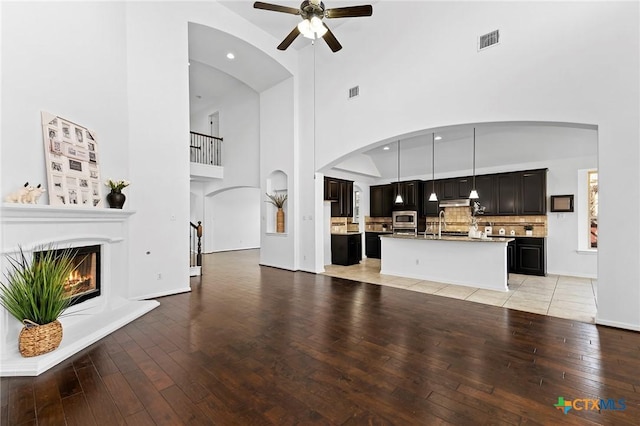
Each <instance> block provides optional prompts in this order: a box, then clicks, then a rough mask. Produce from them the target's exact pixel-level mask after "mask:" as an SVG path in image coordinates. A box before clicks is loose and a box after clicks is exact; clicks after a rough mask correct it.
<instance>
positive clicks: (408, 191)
mask: <svg viewBox="0 0 640 426" xmlns="http://www.w3.org/2000/svg"><path fill="white" fill-rule="evenodd" d="M398 190H399V191H400V195H402V203H396V202H395V197H396V196H397V195H398ZM393 201H394V203H393V210H416V211H418V215H419V216H422V212H421V211H422V181H420V180H410V181H406V182H400V183H399V184H395V191H394V198H393Z"/></svg>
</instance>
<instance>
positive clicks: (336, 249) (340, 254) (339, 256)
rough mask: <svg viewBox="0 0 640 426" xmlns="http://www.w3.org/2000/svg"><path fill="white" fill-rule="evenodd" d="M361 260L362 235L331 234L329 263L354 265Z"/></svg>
mask: <svg viewBox="0 0 640 426" xmlns="http://www.w3.org/2000/svg"><path fill="white" fill-rule="evenodd" d="M360 260H362V234H331V263H332V264H334V265H343V266H348V265H355V264H357V263H360Z"/></svg>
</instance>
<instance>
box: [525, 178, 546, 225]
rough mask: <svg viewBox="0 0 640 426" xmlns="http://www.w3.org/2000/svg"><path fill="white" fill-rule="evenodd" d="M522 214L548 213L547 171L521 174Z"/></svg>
mask: <svg viewBox="0 0 640 426" xmlns="http://www.w3.org/2000/svg"><path fill="white" fill-rule="evenodd" d="M519 204H520V214H522V215H529V214H531V215H541V214H546V213H547V170H546V169H543V170H531V171H526V172H522V173H521V174H520V203H519Z"/></svg>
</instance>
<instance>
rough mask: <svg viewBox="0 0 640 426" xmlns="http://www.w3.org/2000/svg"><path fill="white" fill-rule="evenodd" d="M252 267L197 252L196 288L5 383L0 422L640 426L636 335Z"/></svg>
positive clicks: (233, 256) (242, 257)
mask: <svg viewBox="0 0 640 426" xmlns="http://www.w3.org/2000/svg"><path fill="white" fill-rule="evenodd" d="M257 262H258V252H257V251H242V252H235V253H233V252H231V253H220V254H215V255H207V256H205V266H204V272H205V275H204V276H203V277H202V279H200V278H194V279H193V281H192V290H193V291H192V292H191V293H185V294H179V295H176V296H170V297H165V298H162V299H160V302H161V306H160V307H159V308H157V309H155V310H153V311H151V312H150V313H148V314H147V315H145V316H144V317H142V318H140V319H138V320H136V321H134V322H133V323H131V324H129V325H127V326H126V327H124V328H122V329H120V330H118V331H117V332H115V333H113V334H112V335H110V336H108V337H106V338H105V339H102V340H101V341H99V342H97V343H96V344H94V345H92V346H91V347H89V348H87V349H85V350H84V351H82V352H80V353H78V354H77V355H76V356H74V357H73V358H71V359H69V360H67V361H65V362H63V363H61V364H60V365H58V366H56V367H54V368H52V369H51V370H49V371H47V372H46V373H44V374H42V375H40V376H39V377H35V378H32V377H13V378H3V379H2V380H1V382H0V383H1V391H2V392H1V394H2V399H1V401H2V412H1V417H0V423H1V424H3V425H4V424H8V425H36V424H37V425H64V424H68V425H82V426H86V425H111V424H129V425H136V426H140V425H147V424H149V425H151V424H162V425H179V424H207V425H210V424H220V425H236V424H238V425H263V424H264V425H268V424H276V425H291V424H327V425H329V424H330V425H341V424H346V425H351V424H398V425H432V424H462V425H477V424H525V423H526V424H545V425H557V424H575V425H589V424H610V425H632V424H635V425H637V424H640V407H639V402H640V394H639V393H638V392H640V334H639V333H635V332H631V331H624V330H618V329H612V328H606V327H599V326H595V325H592V324H586V323H580V322H576V321H569V320H563V319H559V318H554V317H549V316H543V315H537V314H532V313H526V312H520V311H514V310H509V309H506V308H501V307H494V306H489V305H483V304H476V303H473V302H468V301H462V300H456V299H449V298H444V297H439V296H435V295H429V294H422V293H416V292H412V291H406V290H402V289H397V288H391V287H381V286H378V285H374V284H363V283H359V282H353V281H349V280H345V279H339V278H332V277H328V276H323V275H313V274H308V273H302V272H299V273H292V272H288V271H283V270H279V269H274V268H267V267H260V266H258V265H257ZM559 397H564V399H565V400H567V401H574V403H576V400H578V399H600V398H602V399H604V400H607V407H601V408H607V409H602V410H594V409H593V408H594V406H593V405H591V404H589V403H584V402H582V401H580V402H577V403H576V407H575V408H574V409H571V410H569V412H568V413H567V414H566V415H565V414H563V412H562V411H559V410H558V409H556V407H554V404H557V403H558V398H559ZM609 399H611V400H615V402H616V408H622V407H621V406H620V405H619V402H620V401H618V400H624V401H623V402H624V404H625V407H626V408H625V409H624V410H622V409H621V410H611V409H610V408H613V406H612V405H610V404H609V402H608V400H609ZM579 408H590V409H581V410H579Z"/></svg>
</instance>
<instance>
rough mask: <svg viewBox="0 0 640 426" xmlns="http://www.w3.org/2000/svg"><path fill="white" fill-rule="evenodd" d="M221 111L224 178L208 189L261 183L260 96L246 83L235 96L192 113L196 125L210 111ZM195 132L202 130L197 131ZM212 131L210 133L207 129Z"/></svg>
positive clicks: (258, 184)
mask: <svg viewBox="0 0 640 426" xmlns="http://www.w3.org/2000/svg"><path fill="white" fill-rule="evenodd" d="M215 111H218V112H219V113H220V136H221V137H222V138H223V139H224V142H223V143H222V165H223V166H224V179H223V180H221V181H215V182H212V183H210V184H209V185H207V192H213V191H216V190H220V189H222V188H230V187H234V186H253V187H256V188H257V187H259V186H260V173H259V167H260V98H259V95H258V93H256V91H254V90H253V89H251V88H250V87H248V86H246V85H244V84H242V85H239V86H238V88H237V89H236V90H235V91H234V92H233V94H232V95H230V96H227V97H225V98H223V99H219V100H218V101H217V102H216V103H215V104H213V105H211V107H209V108H206V109H203V110H200V111H196V112H195V113H193V114H192V115H191V123H192V126H193V125H195V124H196V123H202V122H206V121H207V117H208V115H209V114H211V113H213V112H215ZM192 130H194V131H202V129H200V130H195V128H193V127H192ZM205 133H206V134H209V132H208V131H207V132H205Z"/></svg>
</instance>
